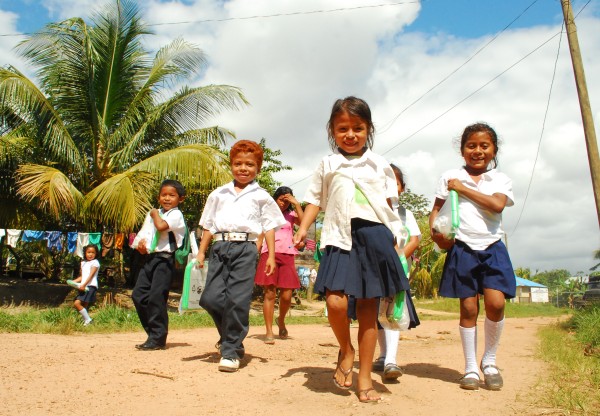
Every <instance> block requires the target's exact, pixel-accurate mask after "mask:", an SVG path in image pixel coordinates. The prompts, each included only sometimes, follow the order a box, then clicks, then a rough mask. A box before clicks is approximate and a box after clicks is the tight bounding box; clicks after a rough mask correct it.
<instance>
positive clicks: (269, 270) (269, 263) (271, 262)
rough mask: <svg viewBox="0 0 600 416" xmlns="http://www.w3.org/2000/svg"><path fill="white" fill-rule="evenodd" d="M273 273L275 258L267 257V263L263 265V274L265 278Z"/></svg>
mask: <svg viewBox="0 0 600 416" xmlns="http://www.w3.org/2000/svg"><path fill="white" fill-rule="evenodd" d="M274 271H275V257H274V256H273V257H271V256H269V258H268V259H267V262H266V264H265V274H266V275H267V276H270V275H272V274H273V272H274Z"/></svg>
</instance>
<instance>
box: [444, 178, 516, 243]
mask: <svg viewBox="0 0 600 416" xmlns="http://www.w3.org/2000/svg"><path fill="white" fill-rule="evenodd" d="M450 179H459V180H460V181H461V182H462V183H463V184H464V185H465V186H466V187H468V188H471V189H475V190H476V191H479V192H481V193H482V194H485V195H493V194H496V193H499V194H504V195H506V197H507V200H506V206H507V207H510V206H512V205H514V196H513V190H512V180H511V179H510V178H509V177H508V176H506V175H505V174H504V173H501V172H498V171H497V170H496V169H492V170H489V171H488V172H486V173H484V174H482V175H481V179H480V180H479V182H478V183H475V181H473V179H471V177H470V176H469V174H468V173H467V171H466V170H465V169H464V168H460V169H452V170H449V171H446V172H444V174H443V175H442V177H441V178H440V180H439V182H438V187H437V189H436V192H435V197H436V198H440V199H444V200H445V199H447V198H448V195H449V191H448V181H449V180H450ZM458 214H459V218H460V227H459V229H458V231H457V233H456V238H457V239H458V240H460V241H462V242H463V243H465V244H467V245H468V246H469V247H471V249H473V250H485V249H486V248H487V247H488V246H489V245H490V244H492V243H495V242H496V241H498V240H500V239H501V238H502V237H503V236H504V230H503V229H502V214H498V213H496V212H493V211H491V210H489V209H484V208H481V207H480V206H478V205H477V204H475V203H474V202H472V201H471V200H469V199H467V198H464V197H462V196H460V195H459V197H458Z"/></svg>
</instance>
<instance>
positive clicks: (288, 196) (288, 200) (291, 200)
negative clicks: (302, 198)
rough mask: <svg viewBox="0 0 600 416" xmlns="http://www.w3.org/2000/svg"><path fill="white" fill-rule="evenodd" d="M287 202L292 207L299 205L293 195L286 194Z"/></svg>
mask: <svg viewBox="0 0 600 416" xmlns="http://www.w3.org/2000/svg"><path fill="white" fill-rule="evenodd" d="M285 200H286V201H287V202H289V203H290V204H292V205H299V203H298V200H297V199H296V198H294V195H292V194H285Z"/></svg>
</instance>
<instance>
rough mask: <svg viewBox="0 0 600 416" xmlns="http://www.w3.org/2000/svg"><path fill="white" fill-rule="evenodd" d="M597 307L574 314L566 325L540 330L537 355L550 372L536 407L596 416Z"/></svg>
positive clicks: (599, 379) (599, 388)
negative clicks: (545, 363) (538, 354)
mask: <svg viewBox="0 0 600 416" xmlns="http://www.w3.org/2000/svg"><path fill="white" fill-rule="evenodd" d="M598 328H600V307H596V308H591V309H587V310H582V311H578V312H576V313H575V315H574V316H573V317H572V318H571V319H569V320H568V321H567V322H564V323H559V324H556V325H552V326H548V327H544V328H542V329H541V330H540V332H539V334H540V339H541V344H540V355H541V357H542V359H543V360H544V361H546V362H547V363H548V366H549V367H550V372H549V374H548V375H547V377H546V378H545V379H544V380H542V392H543V393H542V397H541V398H540V403H541V404H543V405H545V406H550V407H552V408H555V409H560V410H562V411H563V412H564V413H563V414H565V415H570V414H577V415H598V414H599V412H600V344H599V343H598V336H599V335H598V332H599V331H598Z"/></svg>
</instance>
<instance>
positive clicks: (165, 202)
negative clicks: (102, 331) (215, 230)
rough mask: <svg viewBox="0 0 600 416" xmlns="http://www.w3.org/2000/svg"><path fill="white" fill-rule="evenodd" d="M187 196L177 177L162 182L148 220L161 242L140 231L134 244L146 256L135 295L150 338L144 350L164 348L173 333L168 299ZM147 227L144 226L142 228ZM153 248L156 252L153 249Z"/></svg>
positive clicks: (182, 235) (140, 347) (140, 345)
mask: <svg viewBox="0 0 600 416" xmlns="http://www.w3.org/2000/svg"><path fill="white" fill-rule="evenodd" d="M184 199H185V188H184V187H183V185H182V184H181V183H179V182H178V181H176V180H171V179H167V180H164V181H163V182H162V183H161V185H160V191H159V195H158V203H159V204H160V206H161V208H160V209H156V208H153V209H152V210H150V212H149V213H148V214H147V215H146V220H145V223H148V222H152V224H154V228H155V229H156V233H158V241H157V244H156V248H154V247H151V246H152V236H151V235H149V234H146V233H142V232H140V233H138V235H137V236H136V238H135V240H134V241H133V244H132V246H133V247H136V249H137V251H139V252H140V253H141V254H143V255H144V257H145V258H144V266H143V267H142V269H141V270H140V272H139V274H138V278H137V281H136V283H135V287H134V288H133V293H132V295H131V297H132V299H133V303H134V305H135V309H136V311H137V314H138V316H139V318H140V323H141V324H142V326H143V327H144V330H145V331H146V334H147V335H148V339H147V340H146V341H145V342H144V343H142V344H138V345H136V346H135V347H136V348H137V349H138V350H142V351H154V350H164V349H165V348H166V345H167V334H168V332H169V315H168V313H167V300H168V298H169V289H170V288H171V282H172V280H173V270H174V267H175V258H174V253H175V251H176V250H177V248H178V247H180V246H181V245H182V243H183V238H184V235H185V230H186V226H185V220H184V218H183V214H182V213H181V211H180V210H179V204H180V203H181V202H183V200H184ZM142 228H144V227H142ZM150 248H154V251H152V252H150Z"/></svg>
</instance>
